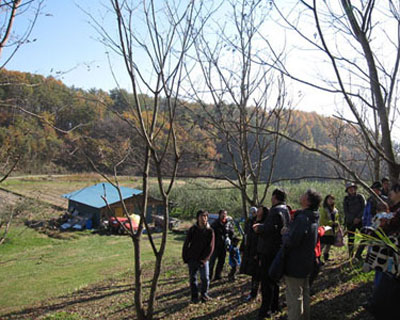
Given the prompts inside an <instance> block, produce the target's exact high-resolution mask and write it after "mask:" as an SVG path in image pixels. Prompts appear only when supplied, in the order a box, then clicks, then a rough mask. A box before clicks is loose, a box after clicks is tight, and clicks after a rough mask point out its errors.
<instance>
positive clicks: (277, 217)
mask: <svg viewBox="0 0 400 320" xmlns="http://www.w3.org/2000/svg"><path fill="white" fill-rule="evenodd" d="M285 202H286V192H285V191H283V190H281V189H275V190H274V191H273V192H272V197H271V204H272V207H271V208H270V210H269V213H268V215H267V217H266V219H265V221H264V223H256V224H254V226H253V229H254V231H255V232H256V233H257V234H258V235H259V238H258V243H257V252H258V254H259V257H260V258H259V259H260V280H261V294H262V300H261V306H260V309H259V312H258V319H264V318H266V317H270V316H271V314H272V313H274V312H276V311H279V285H278V284H277V283H276V282H275V281H274V280H272V279H271V278H270V276H269V274H268V270H269V268H270V266H271V264H272V261H273V260H274V258H275V255H276V254H277V252H278V251H279V249H280V247H281V244H282V234H281V231H282V228H287V226H288V224H289V221H290V214H289V210H288V207H287V206H286V203H285Z"/></svg>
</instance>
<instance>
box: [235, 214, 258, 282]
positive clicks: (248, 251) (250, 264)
mask: <svg viewBox="0 0 400 320" xmlns="http://www.w3.org/2000/svg"><path fill="white" fill-rule="evenodd" d="M261 222H262V221H260V223H261ZM255 223H257V221H256V217H252V218H249V219H248V220H247V221H246V224H245V227H244V233H245V236H244V240H243V241H242V243H241V246H240V249H241V251H242V252H243V254H242V263H241V264H240V270H239V272H240V273H243V274H248V275H251V276H255V275H256V274H257V271H258V259H257V243H258V234H257V233H255V232H254V230H253V224H255Z"/></svg>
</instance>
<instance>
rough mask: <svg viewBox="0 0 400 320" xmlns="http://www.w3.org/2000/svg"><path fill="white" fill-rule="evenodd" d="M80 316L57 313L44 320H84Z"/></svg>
mask: <svg viewBox="0 0 400 320" xmlns="http://www.w3.org/2000/svg"><path fill="white" fill-rule="evenodd" d="M82 319H83V318H81V316H80V315H78V314H76V313H68V312H57V313H53V314H50V315H48V316H46V317H44V318H43V320H82Z"/></svg>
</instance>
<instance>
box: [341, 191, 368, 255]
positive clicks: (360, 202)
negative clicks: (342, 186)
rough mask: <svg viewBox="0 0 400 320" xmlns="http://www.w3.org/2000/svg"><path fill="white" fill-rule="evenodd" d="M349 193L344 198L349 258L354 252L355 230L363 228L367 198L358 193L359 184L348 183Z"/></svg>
mask: <svg viewBox="0 0 400 320" xmlns="http://www.w3.org/2000/svg"><path fill="white" fill-rule="evenodd" d="M346 192H347V195H346V196H345V197H344V199H343V212H344V220H345V224H346V228H347V231H348V233H347V237H348V250H349V258H352V257H353V253H354V239H355V235H354V232H355V231H356V230H357V229H358V230H361V228H362V220H361V219H362V216H363V212H364V208H365V198H364V196H363V195H362V194H360V193H357V185H355V184H354V183H347V184H346Z"/></svg>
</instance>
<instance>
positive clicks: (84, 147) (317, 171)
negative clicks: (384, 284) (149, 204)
mask: <svg viewBox="0 0 400 320" xmlns="http://www.w3.org/2000/svg"><path fill="white" fill-rule="evenodd" d="M0 101H2V106H1V108H0V144H1V146H2V148H1V152H0V160H1V163H2V165H3V166H7V164H8V163H11V162H12V161H13V160H14V159H16V158H20V160H19V162H18V167H17V168H16V171H17V172H20V173H58V172H67V171H68V172H71V171H72V172H84V171H93V165H95V166H96V167H97V168H98V169H99V170H101V171H103V172H113V168H114V166H115V165H116V164H118V163H119V166H118V168H119V172H120V173H124V174H139V173H141V172H142V168H141V163H142V162H141V156H142V154H143V152H142V151H143V148H144V143H143V140H142V137H140V135H139V134H138V132H137V131H136V130H135V129H134V127H135V126H136V125H139V124H138V123H137V121H138V120H137V119H135V118H134V117H132V116H127V114H128V113H129V109H130V108H132V107H134V106H135V103H136V102H135V101H133V98H132V95H130V94H129V93H128V92H126V91H124V90H119V89H114V90H111V91H110V92H104V91H102V90H97V89H91V90H88V91H85V90H82V89H77V88H74V87H67V86H66V85H64V84H63V83H62V82H61V81H59V80H56V79H54V78H52V77H48V78H45V77H43V76H41V75H35V74H30V73H20V72H14V71H7V70H2V71H0ZM140 103H141V105H143V106H145V105H146V104H148V105H150V104H152V100H151V99H150V98H149V97H147V96H145V95H142V96H140ZM179 103H180V104H181V105H182V108H180V109H179V110H181V111H180V113H179V115H177V121H176V123H175V126H176V129H177V130H176V134H177V138H178V141H179V145H180V148H181V149H182V150H184V153H183V158H182V159H181V162H180V166H179V171H178V175H180V176H185V175H187V176H196V175H213V176H218V175H221V174H227V175H229V174H230V172H229V170H227V169H226V168H224V166H223V165H222V164H223V163H224V160H226V161H229V157H227V150H226V146H225V144H224V142H223V141H222V140H220V139H218V135H217V134H214V132H212V131H213V130H214V129H213V128H211V127H209V126H208V125H207V121H206V120H205V119H206V118H207V114H206V113H205V112H204V110H203V109H202V108H201V107H200V106H199V105H198V104H196V103H189V102H186V101H179ZM286 114H287V119H286V120H287V121H288V126H287V129H286V131H287V132H288V133H290V134H291V135H294V136H296V138H298V139H301V140H302V141H304V142H305V143H307V144H308V145H311V146H314V147H317V148H319V149H321V150H324V151H327V152H330V153H331V154H333V155H337V157H343V155H345V156H346V158H347V159H350V160H349V162H350V163H349V164H350V165H353V166H358V167H359V168H361V170H362V169H363V166H364V167H365V168H364V171H365V170H366V171H368V170H367V169H368V166H366V162H365V161H363V160H364V159H363V157H364V158H365V156H363V157H361V156H360V155H361V154H362V153H361V149H360V148H359V143H358V142H357V139H356V138H355V136H354V132H355V131H354V130H352V128H351V127H348V126H346V125H345V124H344V123H342V122H341V121H339V120H337V119H333V118H326V117H323V116H320V115H318V114H317V113H306V112H301V111H291V112H289V111H288V112H287V113H286ZM121 115H124V117H121ZM151 117H152V113H151V112H150V111H149V112H148V119H150V118H151ZM158 121H160V123H162V124H163V122H164V119H163V117H162V113H161V116H160V117H159V118H158ZM161 127H162V128H165V130H160V132H158V135H159V136H160V139H161V140H162V139H163V135H166V134H167V132H168V123H167V122H166V121H165V124H163V125H162V126H161ZM250 139H251V137H250ZM271 139H272V137H271ZM127 154H129V155H130V157H126V155H127ZM167 156H171V157H172V156H173V154H172V153H171V155H167ZM253 156H254V155H252V157H253ZM265 161H266V164H267V166H270V165H271V159H266V160H265ZM274 165H275V169H274V178H275V179H279V178H284V177H300V176H308V175H315V176H329V175H333V174H334V173H335V169H334V168H333V167H332V164H331V163H328V162H327V160H326V159H325V158H322V157H321V156H319V155H316V154H313V153H310V152H308V151H305V150H304V149H302V148H301V147H300V146H298V145H296V144H294V143H290V142H288V141H286V140H284V139H280V142H279V145H278V148H277V154H276V161H275V164H274Z"/></svg>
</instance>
